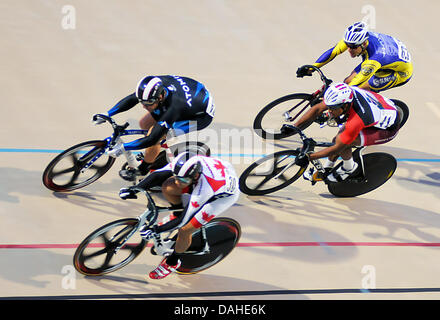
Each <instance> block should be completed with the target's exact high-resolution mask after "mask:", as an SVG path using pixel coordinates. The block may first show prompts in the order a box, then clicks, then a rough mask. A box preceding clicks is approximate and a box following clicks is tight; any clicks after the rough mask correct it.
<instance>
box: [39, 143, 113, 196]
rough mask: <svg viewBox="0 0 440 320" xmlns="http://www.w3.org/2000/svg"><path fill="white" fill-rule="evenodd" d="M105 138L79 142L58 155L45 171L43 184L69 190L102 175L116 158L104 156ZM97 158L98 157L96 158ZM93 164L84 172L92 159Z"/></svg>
mask: <svg viewBox="0 0 440 320" xmlns="http://www.w3.org/2000/svg"><path fill="white" fill-rule="evenodd" d="M106 146H107V143H106V141H105V140H93V141H87V142H83V143H80V144H77V145H75V146H73V147H71V148H69V149H67V150H65V151H63V152H62V153H60V154H59V155H58V156H56V157H55V158H54V159H53V160H52V161H51V162H50V163H49V164H48V166H47V167H46V169H45V170H44V172H43V184H44V185H45V186H46V187H47V188H48V189H50V190H53V191H56V192H67V191H72V190H76V189H80V188H82V187H85V186H87V185H89V184H91V183H92V182H94V181H96V180H98V179H99V178H100V177H102V176H103V175H104V174H105V173H106V172H107V171H108V170H109V169H110V168H111V166H112V165H113V163H114V162H115V159H114V158H112V157H109V156H104V152H105V149H106ZM95 158H96V159H95ZM93 159H95V161H94V162H93V164H92V165H91V166H90V167H89V168H87V169H86V170H85V171H84V172H82V170H83V168H84V167H85V166H86V165H87V163H89V162H90V161H91V160H93Z"/></svg>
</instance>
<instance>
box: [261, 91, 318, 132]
mask: <svg viewBox="0 0 440 320" xmlns="http://www.w3.org/2000/svg"><path fill="white" fill-rule="evenodd" d="M312 99H313V96H312V95H311V94H306V93H294V94H290V95H287V96H284V97H281V98H278V99H276V100H274V101H272V102H271V103H269V104H268V105H267V106H265V107H264V108H263V109H262V110H261V111H260V112H259V113H258V114H257V116H256V117H255V120H254V126H253V128H254V131H255V133H256V134H257V135H259V136H260V137H262V138H263V139H274V140H278V139H282V138H286V137H289V136H291V135H293V134H294V133H281V127H282V125H283V124H292V122H294V121H296V120H298V119H299V117H300V115H301V114H302V113H303V112H304V111H305V110H306V109H307V108H308V107H310V106H311V101H312ZM311 123H312V122H310V123H308V124H307V125H305V126H302V127H301V130H304V129H306V128H307V127H308V126H309V125H310V124H311Z"/></svg>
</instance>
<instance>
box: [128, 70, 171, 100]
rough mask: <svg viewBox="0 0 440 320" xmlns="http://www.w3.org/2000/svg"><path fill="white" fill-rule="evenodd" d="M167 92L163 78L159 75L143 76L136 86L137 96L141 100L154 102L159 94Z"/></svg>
mask: <svg viewBox="0 0 440 320" xmlns="http://www.w3.org/2000/svg"><path fill="white" fill-rule="evenodd" d="M164 92H166V88H165V86H164V85H163V82H162V80H161V79H160V78H159V77H153V76H148V77H145V78H142V79H141V80H140V81H139V82H138V84H137V86H136V91H135V93H136V97H137V98H138V99H139V101H141V102H147V104H153V103H154V102H156V101H157V100H158V99H159V96H160V95H161V94H162V93H164Z"/></svg>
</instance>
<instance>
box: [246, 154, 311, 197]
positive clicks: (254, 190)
mask: <svg viewBox="0 0 440 320" xmlns="http://www.w3.org/2000/svg"><path fill="white" fill-rule="evenodd" d="M299 153H300V152H299V151H298V150H284V151H278V152H275V153H273V154H271V155H268V156H265V157H263V158H261V159H259V160H257V161H255V162H254V163H253V164H251V165H250V166H249V167H248V168H247V169H246V170H244V171H243V173H242V174H241V175H240V178H239V188H240V190H241V192H243V193H245V194H247V195H252V196H256V195H265V194H269V193H272V192H275V191H278V190H281V189H283V188H285V187H287V186H288V185H290V184H292V183H293V182H295V181H296V180H297V179H298V178H299V177H301V175H302V174H303V173H304V171H305V170H306V169H307V165H306V166H303V167H298V166H297V165H295V164H294V165H293V166H292V167H291V168H294V169H293V170H292V172H294V175H293V176H291V177H290V178H286V177H284V179H280V180H283V181H284V182H283V183H281V184H279V185H276V186H274V187H271V188H268V189H261V187H262V186H264V185H265V184H266V183H268V182H269V181H270V180H271V179H272V178H274V177H275V176H276V175H278V174H279V173H280V172H281V171H282V170H283V169H284V168H285V167H286V166H287V165H289V163H288V164H286V165H285V166H284V167H277V164H280V163H281V162H282V161H284V160H285V159H287V158H291V157H297V156H298V154H299ZM280 158H282V159H281V160H280V161H278V159H280ZM272 159H274V160H272ZM268 161H274V164H273V165H272V164H271V165H270V168H269V169H265V168H263V169H260V170H262V171H263V173H262V174H258V172H256V173H255V174H254V175H253V176H261V177H265V178H264V179H263V181H262V182H260V183H258V185H257V186H256V187H250V186H249V183H248V178H250V177H251V176H252V171H253V170H254V169H256V168H257V167H259V166H260V165H262V164H264V163H265V162H268ZM293 161H294V160H293V159H290V162H293ZM264 166H267V164H264ZM268 170H269V171H268ZM283 176H284V175H283Z"/></svg>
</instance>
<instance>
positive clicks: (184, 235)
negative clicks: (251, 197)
mask: <svg viewBox="0 0 440 320" xmlns="http://www.w3.org/2000/svg"><path fill="white" fill-rule="evenodd" d="M239 196H240V193H239V192H236V193H234V194H231V195H229V196H227V197H224V198H219V199H216V200H214V201H212V202H209V203H207V204H205V205H203V207H202V208H201V209H200V210H199V211H198V212H197V213H196V214H195V215H194V217H192V218H191V220H190V221H189V222H187V223H186V224H185V225H184V226H183V227H181V228H180V229H179V233H178V236H177V241H176V247H175V251H176V253H183V252H185V251H186V250H187V249H188V248H189V247H190V245H191V239H192V234H193V233H194V231H196V230H197V229H199V228H201V227H202V226H203V225H205V224H207V223H208V222H209V221H211V220H212V219H213V218H215V217H217V216H218V215H220V214H221V213H223V212H225V211H226V210H227V209H229V208H230V207H232V206H233V205H234V204H235V203H236V202H237V200H238V198H239Z"/></svg>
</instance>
